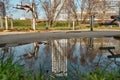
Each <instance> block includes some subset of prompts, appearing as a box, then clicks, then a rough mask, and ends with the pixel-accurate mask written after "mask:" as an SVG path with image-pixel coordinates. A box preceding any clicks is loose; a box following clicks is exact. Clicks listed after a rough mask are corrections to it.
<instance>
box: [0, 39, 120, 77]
mask: <svg viewBox="0 0 120 80" xmlns="http://www.w3.org/2000/svg"><path fill="white" fill-rule="evenodd" d="M109 46H114V47H115V50H113V52H115V53H116V54H120V40H115V39H113V38H80V39H61V40H52V41H40V42H34V43H30V44H26V45H20V46H16V47H9V48H8V47H4V48H1V49H0V50H1V52H2V53H6V54H8V53H9V52H11V51H12V53H14V56H15V57H14V58H15V59H14V60H20V64H21V65H23V64H25V69H26V71H29V70H33V71H35V72H39V70H40V69H42V71H43V72H44V74H45V75H50V74H52V73H54V74H56V75H57V76H63V75H64V76H67V75H71V76H73V75H72V74H73V73H79V72H82V73H85V74H87V73H88V72H90V71H91V70H95V69H96V68H98V67H103V68H104V67H106V65H108V66H107V69H108V70H113V69H117V67H118V66H116V64H115V63H114V60H113V59H108V58H107V55H110V53H108V51H107V50H99V48H100V47H109ZM118 60H119V59H118Z"/></svg>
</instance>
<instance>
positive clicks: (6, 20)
mask: <svg viewBox="0 0 120 80" xmlns="http://www.w3.org/2000/svg"><path fill="white" fill-rule="evenodd" d="M5 27H6V30H8V17H7V16H5Z"/></svg>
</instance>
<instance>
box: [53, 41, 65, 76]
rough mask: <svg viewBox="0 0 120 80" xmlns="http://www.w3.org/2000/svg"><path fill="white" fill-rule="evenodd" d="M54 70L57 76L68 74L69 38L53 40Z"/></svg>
mask: <svg viewBox="0 0 120 80" xmlns="http://www.w3.org/2000/svg"><path fill="white" fill-rule="evenodd" d="M52 72H53V73H55V75H57V76H67V40H65V39H63V40H54V41H53V42H52Z"/></svg>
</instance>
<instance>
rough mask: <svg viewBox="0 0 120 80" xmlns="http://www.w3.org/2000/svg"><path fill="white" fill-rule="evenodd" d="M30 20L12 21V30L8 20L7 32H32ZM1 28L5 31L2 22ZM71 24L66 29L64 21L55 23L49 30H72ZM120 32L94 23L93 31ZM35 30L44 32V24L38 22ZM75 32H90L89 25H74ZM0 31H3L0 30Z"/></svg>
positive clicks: (115, 27)
mask: <svg viewBox="0 0 120 80" xmlns="http://www.w3.org/2000/svg"><path fill="white" fill-rule="evenodd" d="M31 25H32V20H13V29H10V28H11V24H10V20H8V26H9V30H11V31H29V30H32V26H31ZM3 26H4V29H5V21H4V20H3ZM72 29H73V27H72V23H71V26H70V27H68V23H67V22H66V21H59V22H58V21H56V22H55V23H54V24H53V27H51V28H49V30H72ZM104 29H108V30H120V28H119V27H118V26H113V27H112V28H110V27H109V26H100V25H99V24H98V23H95V25H94V30H104ZM36 30H38V31H45V30H46V22H40V23H37V24H36ZM75 30H90V25H89V24H80V25H77V24H75ZM0 31H3V30H2V29H0Z"/></svg>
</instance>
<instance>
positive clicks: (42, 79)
mask: <svg viewBox="0 0 120 80" xmlns="http://www.w3.org/2000/svg"><path fill="white" fill-rule="evenodd" d="M13 59H14V54H10V55H9V56H6V53H1V56H0V80H61V78H60V77H57V76H55V74H53V75H50V76H45V75H44V73H43V71H42V69H40V70H39V73H34V72H33V71H29V72H26V70H25V69H24V65H20V64H19V60H18V61H14V62H13ZM71 71H72V70H71ZM72 76H74V78H75V79H77V80H120V69H119V70H118V71H107V70H105V69H102V68H97V69H96V70H94V71H91V72H90V73H89V74H87V75H86V74H83V73H82V72H80V71H79V70H77V72H74V73H72ZM62 79H63V80H73V77H70V76H63V78H62Z"/></svg>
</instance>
